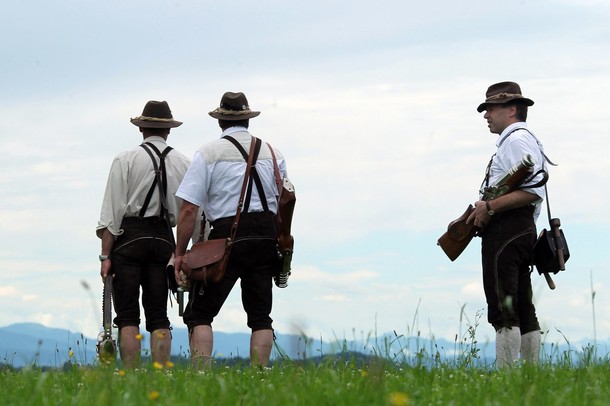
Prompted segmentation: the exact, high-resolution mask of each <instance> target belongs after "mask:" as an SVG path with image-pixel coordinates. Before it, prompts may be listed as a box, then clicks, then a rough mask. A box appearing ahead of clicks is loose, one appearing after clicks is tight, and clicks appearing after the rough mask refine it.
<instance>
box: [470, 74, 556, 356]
mask: <svg viewBox="0 0 610 406" xmlns="http://www.w3.org/2000/svg"><path fill="white" fill-rule="evenodd" d="M533 104H534V102H533V101H532V100H531V99H529V98H527V97H524V96H523V95H522V93H521V88H520V86H519V85H518V84H517V83H515V82H500V83H496V84H494V85H491V86H490V87H489V89H487V93H486V94H485V101H484V102H483V103H481V104H480V105H479V106H478V108H477V111H478V112H479V113H481V112H483V111H484V112H485V114H484V115H483V118H484V119H485V120H486V121H487V126H488V127H489V131H490V132H491V133H492V134H498V138H497V139H496V146H497V150H496V153H495V154H494V155H493V156H492V159H491V161H490V162H489V164H488V166H487V169H486V172H485V177H484V180H483V184H482V185H481V189H483V188H485V187H487V186H491V185H495V184H496V183H497V181H498V180H499V179H500V178H501V177H502V176H503V175H504V174H505V173H506V172H507V171H508V170H509V168H511V167H512V166H513V165H515V164H516V163H518V162H519V161H520V160H521V159H522V157H523V156H524V155H525V154H530V155H531V156H532V157H533V158H534V161H535V165H534V168H533V172H532V174H537V175H536V176H534V177H530V178H528V179H526V180H525V181H524V183H523V184H521V185H520V186H519V188H517V189H516V190H514V191H512V192H510V193H507V194H505V195H502V196H499V197H497V198H495V199H493V200H491V199H488V200H485V201H484V200H479V201H477V202H476V203H475V210H474V212H473V213H472V214H471V215H470V217H469V218H468V220H467V221H468V222H474V225H475V226H476V227H478V228H479V230H480V231H479V235H480V236H481V240H482V246H481V247H482V248H481V253H482V265H483V286H484V290H485V296H486V299H487V307H488V308H487V319H488V321H489V323H490V324H491V325H493V327H494V328H495V330H496V365H497V366H498V367H505V366H510V365H514V363H515V362H516V361H517V360H518V358H519V354H521V360H522V361H525V362H533V363H535V362H537V361H538V357H539V351H540V334H541V333H540V324H539V323H538V319H537V317H536V309H535V307H534V304H533V297H532V296H533V294H532V284H531V280H530V273H531V272H530V271H531V268H530V266H531V263H532V260H531V253H532V249H533V246H534V243H535V242H536V235H537V233H536V224H535V222H536V219H537V217H538V214H539V213H540V203H541V202H542V200H543V198H544V187H543V186H542V185H543V184H544V182H545V181H546V180H545V177H544V171H546V169H547V168H546V165H545V156H544V152H543V146H542V143H541V142H540V141H539V140H538V138H537V137H536V136H535V135H534V134H533V133H532V131H531V130H530V129H529V128H528V125H527V123H526V119H527V113H528V107H530V106H532V105H533ZM481 197H482V196H481Z"/></svg>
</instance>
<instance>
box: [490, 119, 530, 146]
mask: <svg viewBox="0 0 610 406" xmlns="http://www.w3.org/2000/svg"><path fill="white" fill-rule="evenodd" d="M515 128H527V123H526V122H525V121H518V122H516V123H512V124H511V125H509V126H508V127H506V128H505V129H504V131H502V134H500V136H499V137H498V140H497V141H496V146H498V147H499V146H500V145H501V144H502V143H503V142H504V140H505V139H506V137H508V136H509V135H510V133H511V132H513V131H514V130H515Z"/></svg>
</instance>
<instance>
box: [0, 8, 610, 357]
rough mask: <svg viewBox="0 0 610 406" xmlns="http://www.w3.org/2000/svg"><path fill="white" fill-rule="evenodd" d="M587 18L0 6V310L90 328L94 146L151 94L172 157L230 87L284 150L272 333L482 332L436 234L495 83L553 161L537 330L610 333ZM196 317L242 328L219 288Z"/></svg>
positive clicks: (479, 151) (598, 116) (599, 115)
mask: <svg viewBox="0 0 610 406" xmlns="http://www.w3.org/2000/svg"><path fill="white" fill-rule="evenodd" d="M608 21H610V1H606V0H603V1H602V0H600V1H583V0H573V1H569V0H565V1H561V0H555V1H550V0H521V1H518V2H509V3H507V2H491V1H488V0H486V1H483V0H468V1H464V2H455V1H445V0H433V1H427V2H410V1H403V0H396V1H376V2H368V1H357V0H354V1H351V2H349V3H346V2H343V1H332V0H331V1H328V0H326V1H317V0H311V1H308V2H298V3H295V2H285V1H279V0H278V1H264V0H263V1H258V2H246V1H233V2H218V1H214V2H212V1H180V0H176V1H171V2H170V1H150V0H148V1H130V2H124V1H107V2H103V3H100V2H93V1H91V2H85V1H76V0H74V1H49V2H42V1H31V0H24V1H20V2H11V3H7V5H6V6H5V7H4V10H3V12H2V14H1V15H0V33H1V38H2V41H1V44H2V45H1V47H2V52H1V55H2V56H1V57H0V89H1V90H0V111H1V112H2V113H1V117H2V120H0V150H1V151H2V160H1V162H2V163H1V170H0V186H1V188H2V193H1V194H0V238H1V244H0V267H1V270H2V272H1V273H0V307H1V309H2V310H1V311H0V325H1V326H4V325H9V324H13V323H18V322H23V321H29V322H39V323H42V324H45V325H48V326H53V327H62V328H68V329H71V330H73V331H79V332H81V331H82V332H84V333H85V334H86V335H88V336H90V337H93V336H95V335H97V333H98V332H99V331H100V329H101V321H100V318H101V315H100V313H101V310H100V305H99V303H100V299H101V289H102V284H101V280H100V277H99V261H98V260H97V256H98V254H99V252H100V241H99V239H98V238H97V237H96V235H95V227H96V225H97V220H98V218H99V212H100V208H101V200H102V196H103V192H104V188H105V184H106V178H107V175H108V170H109V168H110V164H111V162H112V159H113V158H114V156H115V155H116V154H117V153H118V152H120V151H122V150H125V149H128V148H131V147H133V146H135V145H137V144H139V143H140V141H141V135H140V133H139V132H138V130H137V128H136V127H134V126H133V125H132V124H130V122H129V119H130V118H131V117H135V116H138V115H140V114H141V112H142V108H143V106H144V104H145V103H146V101H148V100H151V99H153V100H167V101H168V102H169V104H170V106H171V108H172V112H173V114H174V117H175V118H176V119H178V120H181V121H183V122H184V125H182V126H181V127H179V128H177V129H174V130H172V132H171V134H170V138H169V143H170V144H171V145H172V146H174V147H175V148H177V149H178V150H180V151H181V152H183V153H184V154H186V155H187V156H192V155H193V154H194V152H195V150H196V149H197V148H198V147H199V145H201V144H202V143H204V142H207V141H210V140H212V139H214V138H216V137H218V136H219V135H220V130H219V128H218V126H217V122H216V121H215V120H213V119H212V118H210V117H209V116H208V115H207V112H208V111H210V110H212V109H214V108H215V107H217V106H218V103H219V100H220V97H221V95H222V94H223V93H224V92H225V91H243V92H245V93H246V95H247V97H248V99H249V101H250V105H251V107H252V108H253V109H255V110H260V111H261V112H262V113H261V115H260V116H259V117H257V118H255V119H253V120H251V123H250V129H251V132H252V133H253V134H254V135H256V136H258V137H261V138H263V139H265V140H267V141H269V142H271V143H272V144H273V145H274V146H276V147H277V148H278V149H280V150H281V151H282V152H283V154H284V155H285V157H286V159H287V163H288V171H289V174H290V178H291V180H292V181H293V183H294V184H295V186H296V191H297V206H296V210H295V217H294V221H293V233H294V235H295V240H296V243H295V244H296V245H295V254H294V261H293V268H294V269H293V276H292V277H291V279H290V286H289V287H288V288H287V289H283V290H280V289H276V290H275V291H274V294H275V304H274V311H273V314H272V317H273V318H274V320H275V323H274V326H275V328H276V330H277V331H278V333H279V334H281V333H295V332H304V333H306V334H308V335H309V336H313V337H315V338H318V339H319V338H322V339H324V340H330V341H332V340H335V339H343V338H347V339H350V338H354V337H356V338H359V337H361V336H363V335H364V336H366V335H369V334H373V335H374V334H379V335H380V334H382V333H385V332H391V331H396V332H397V333H398V334H405V335H410V334H417V333H418V332H420V334H421V335H422V336H424V337H444V338H449V339H453V338H454V337H455V336H456V334H463V333H464V331H465V324H466V323H467V322H469V323H471V324H474V323H475V320H477V318H478V316H477V313H479V314H480V313H481V312H483V313H482V314H483V315H482V318H481V320H480V321H479V326H478V327H477V337H478V339H479V341H480V342H484V341H485V340H489V339H493V338H494V334H493V329H492V328H491V326H489V325H488V324H487V322H486V315H485V311H484V310H485V300H484V295H483V290H482V286H481V285H482V283H481V268H480V255H479V251H480V241H479V240H478V239H475V240H474V241H473V242H472V243H471V245H470V246H469V247H468V248H467V250H466V252H465V253H464V254H463V255H462V256H461V257H460V258H459V259H458V260H457V261H456V262H454V263H452V262H450V261H449V260H448V259H447V258H446V257H445V256H444V254H443V252H442V251H441V250H440V248H439V247H437V246H436V240H437V238H438V237H439V236H440V235H441V234H442V233H443V232H444V230H445V229H446V226H447V223H449V221H451V220H453V219H454V218H456V217H457V216H458V215H460V214H461V213H462V212H463V211H464V210H465V208H466V206H467V205H468V204H469V203H472V202H474V200H475V199H476V198H477V191H478V187H479V185H480V183H481V180H482V176H483V173H484V169H485V166H486V164H487V162H488V160H489V157H490V156H491V154H492V153H493V152H494V150H495V139H496V135H494V134H490V133H489V131H488V129H487V126H486V124H485V122H484V120H483V118H482V115H481V114H479V113H477V112H476V107H477V106H478V104H479V103H481V102H482V101H483V100H484V95H485V91H486V89H487V87H488V86H489V85H491V84H492V83H495V82H500V81H505V80H512V81H517V82H518V83H520V85H521V88H522V91H523V93H524V95H525V96H526V97H529V98H531V99H533V100H534V101H535V105H534V106H533V107H532V108H531V109H530V113H529V117H528V123H529V125H530V128H531V129H532V130H533V131H534V133H535V134H536V135H537V136H538V137H539V138H540V139H541V140H542V142H543V143H544V145H545V150H546V153H547V155H548V156H549V157H550V158H551V160H553V161H555V162H557V163H558V164H559V166H558V167H556V168H552V171H551V180H550V183H549V193H550V198H551V204H552V214H553V217H559V218H560V219H561V222H562V225H563V229H564V232H565V233H566V236H567V239H568V243H569V248H570V254H571V257H570V260H569V261H568V263H567V270H566V271H565V272H563V273H561V274H559V275H556V276H555V282H556V284H557V289H556V290H554V291H551V290H550V289H549V288H548V287H547V286H546V283H545V282H544V278H542V277H540V276H539V275H538V274H537V273H535V274H534V275H533V281H534V291H535V302H536V305H537V308H538V315H539V319H540V321H541V324H542V326H543V329H544V330H545V331H548V332H549V334H548V335H547V336H546V338H545V340H546V341H547V342H558V343H559V342H561V343H564V341H565V340H566V339H568V340H570V341H571V342H576V341H580V340H588V341H591V340H593V339H594V338H597V339H598V340H601V339H603V340H605V339H608V338H610V319H608V317H607V315H608V314H610V259H609V258H608V256H607V255H606V252H607V243H608V233H607V229H608V226H609V224H610V211H609V210H608V204H609V202H610V191H609V190H608V187H607V185H608V173H610V161H609V160H608V152H609V147H608V145H609V143H608V139H609V136H610V131H609V129H608V125H607V121H608V112H607V106H608V94H610V28H609V26H608ZM538 227H539V229H542V228H544V227H547V228H548V222H547V219H546V215H545V212H544V211H543V213H542V215H541V217H540V219H539V221H538ZM83 281H84V282H86V284H88V286H89V287H90V290H89V291H88V290H86V289H84V288H83V286H82V282H83ZM462 309H463V313H461V311H462ZM170 314H171V320H172V323H173V325H174V326H176V327H184V325H183V323H182V321H181V320H180V318H179V317H178V316H177V310H176V308H173V309H170ZM594 315H595V316H596V319H595V320H594ZM214 328H215V329H216V330H219V331H224V332H235V331H240V332H242V331H243V332H245V331H248V330H247V327H246V323H245V314H244V312H243V310H242V308H241V303H240V300H239V291H238V289H236V290H235V291H234V292H233V293H232V295H231V297H230V299H229V301H228V302H227V304H226V305H225V307H224V309H223V310H222V312H221V314H220V315H219V317H218V319H217V320H216V322H215V323H214ZM180 344H183V345H184V343H180ZM1 350H2V348H1V346H0V352H1Z"/></svg>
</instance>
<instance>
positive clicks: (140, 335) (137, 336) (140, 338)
mask: <svg viewBox="0 0 610 406" xmlns="http://www.w3.org/2000/svg"><path fill="white" fill-rule="evenodd" d="M143 338H144V336H143V335H142V334H140V333H138V334H136V340H142V339H143Z"/></svg>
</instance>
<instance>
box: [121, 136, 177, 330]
mask: <svg viewBox="0 0 610 406" xmlns="http://www.w3.org/2000/svg"><path fill="white" fill-rule="evenodd" d="M141 147H142V148H143V149H144V150H145V151H146V152H147V153H148V154H149V155H150V157H151V159H152V162H153V165H154V167H155V180H154V181H153V183H152V185H151V187H150V189H149V191H148V193H147V195H146V198H145V200H144V203H143V206H142V209H141V210H140V213H139V216H138V217H126V218H124V219H123V221H122V223H121V229H123V233H122V234H121V235H120V236H119V237H118V238H117V239H116V241H115V243H114V245H113V250H112V268H113V272H114V274H115V279H114V284H113V285H114V286H113V287H114V292H113V295H114V306H115V311H116V313H117V317H116V318H115V319H114V323H115V324H116V325H117V326H118V327H119V328H121V327H125V326H139V324H140V304H139V297H140V287H141V289H142V307H144V315H145V318H146V330H147V331H154V330H158V329H167V328H169V326H170V322H169V319H168V317H167V294H168V282H167V273H166V266H167V262H168V260H169V258H170V256H171V254H172V252H173V250H174V244H173V234H172V232H171V227H170V226H169V223H168V222H167V220H166V218H165V216H164V211H163V210H166V208H165V207H164V206H163V204H161V213H160V214H159V215H157V216H151V217H144V216H145V214H146V210H147V208H148V206H149V204H150V201H151V198H152V195H153V193H154V191H155V189H156V188H158V186H159V185H158V182H161V188H159V190H160V193H165V192H166V191H167V174H166V170H165V157H166V156H167V154H168V153H169V152H170V151H171V149H172V148H171V147H169V146H168V147H167V148H166V149H165V150H164V151H163V153H161V152H160V151H159V150H158V149H157V148H156V147H155V146H154V145H153V144H152V143H149V142H147V143H144V144H142V145H141ZM149 148H150V149H149ZM151 149H152V150H153V151H154V152H155V154H156V155H157V156H158V157H159V160H160V163H159V165H157V162H156V160H155V158H154V156H153V155H152V153H151V151H150V150H151ZM160 199H161V200H162V201H163V200H164V195H163V196H160Z"/></svg>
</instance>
